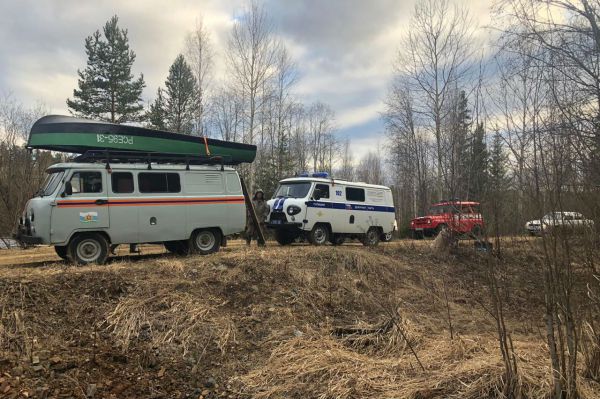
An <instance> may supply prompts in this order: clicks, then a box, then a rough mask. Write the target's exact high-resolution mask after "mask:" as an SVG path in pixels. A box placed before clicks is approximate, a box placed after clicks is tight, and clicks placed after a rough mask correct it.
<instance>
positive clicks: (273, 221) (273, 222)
mask: <svg viewBox="0 0 600 399" xmlns="http://www.w3.org/2000/svg"><path fill="white" fill-rule="evenodd" d="M282 223H283V221H282V220H271V224H282Z"/></svg>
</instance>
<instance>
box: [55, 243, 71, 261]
mask: <svg viewBox="0 0 600 399" xmlns="http://www.w3.org/2000/svg"><path fill="white" fill-rule="evenodd" d="M54 251H55V252H56V254H57V255H58V256H59V257H60V258H62V259H64V260H68V259H69V257H68V256H67V246H66V245H56V246H55V247H54Z"/></svg>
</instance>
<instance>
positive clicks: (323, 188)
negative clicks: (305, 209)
mask: <svg viewBox="0 0 600 399" xmlns="http://www.w3.org/2000/svg"><path fill="white" fill-rule="evenodd" d="M317 190H319V191H320V192H321V198H329V184H317V185H316V186H315V191H317Z"/></svg>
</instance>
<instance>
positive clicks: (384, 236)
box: [379, 231, 394, 242]
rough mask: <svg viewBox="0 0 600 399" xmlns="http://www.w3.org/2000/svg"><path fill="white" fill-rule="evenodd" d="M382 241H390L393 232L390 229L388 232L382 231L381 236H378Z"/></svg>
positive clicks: (392, 237)
mask: <svg viewBox="0 0 600 399" xmlns="http://www.w3.org/2000/svg"><path fill="white" fill-rule="evenodd" d="M379 238H380V239H381V241H383V242H390V241H392V240H393V239H394V233H392V232H391V231H390V232H389V233H383V234H382V235H381V237H379Z"/></svg>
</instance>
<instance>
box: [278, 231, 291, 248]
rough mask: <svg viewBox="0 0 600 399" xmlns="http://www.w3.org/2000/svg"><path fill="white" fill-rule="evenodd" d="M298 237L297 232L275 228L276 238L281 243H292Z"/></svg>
mask: <svg viewBox="0 0 600 399" xmlns="http://www.w3.org/2000/svg"><path fill="white" fill-rule="evenodd" d="M295 239H296V234H294V233H292V232H289V231H286V230H275V240H276V241H277V242H278V243H279V245H290V244H291V243H293V242H294V240H295Z"/></svg>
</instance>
